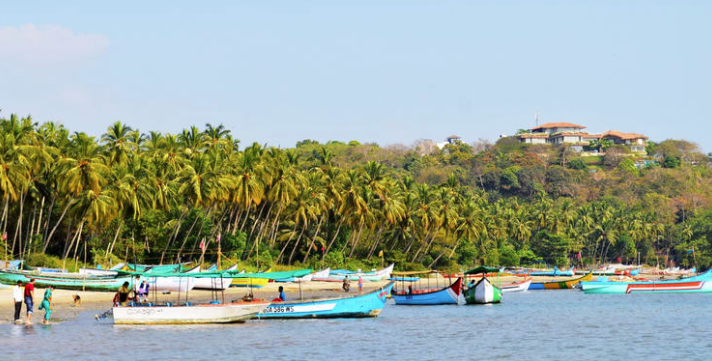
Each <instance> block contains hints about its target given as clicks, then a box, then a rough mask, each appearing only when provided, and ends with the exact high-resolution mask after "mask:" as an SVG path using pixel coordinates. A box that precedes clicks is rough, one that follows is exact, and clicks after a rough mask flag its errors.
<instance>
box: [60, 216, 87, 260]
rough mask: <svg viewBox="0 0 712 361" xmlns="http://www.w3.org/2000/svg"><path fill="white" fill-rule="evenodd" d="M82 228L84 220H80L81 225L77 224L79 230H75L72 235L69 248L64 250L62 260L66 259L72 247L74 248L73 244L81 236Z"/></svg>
mask: <svg viewBox="0 0 712 361" xmlns="http://www.w3.org/2000/svg"><path fill="white" fill-rule="evenodd" d="M83 228H84V220H82V222H81V223H79V228H77V232H76V233H75V234H74V237H72V241H71V242H69V246H68V247H67V248H66V249H65V250H64V255H63V256H62V258H64V259H66V258H67V256H69V252H71V251H72V246H74V242H75V241H76V240H77V238H79V237H80V236H81V234H82V229H83Z"/></svg>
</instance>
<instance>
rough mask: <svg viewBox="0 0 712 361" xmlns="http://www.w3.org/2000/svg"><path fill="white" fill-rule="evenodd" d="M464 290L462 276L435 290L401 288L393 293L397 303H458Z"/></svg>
mask: <svg viewBox="0 0 712 361" xmlns="http://www.w3.org/2000/svg"><path fill="white" fill-rule="evenodd" d="M461 292H462V277H459V278H458V279H457V280H456V281H455V282H454V283H453V284H451V285H450V286H447V287H445V288H441V289H434V290H432V289H431V290H412V289H411V288H410V287H409V288H408V289H407V290H405V289H404V290H400V291H399V292H394V293H392V294H391V297H392V298H393V300H395V301H396V305H456V304H458V302H459V300H460V294H461Z"/></svg>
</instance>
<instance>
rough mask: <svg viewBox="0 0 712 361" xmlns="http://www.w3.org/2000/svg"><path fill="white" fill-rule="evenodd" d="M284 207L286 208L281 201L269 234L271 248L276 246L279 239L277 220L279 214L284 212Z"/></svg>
mask: <svg viewBox="0 0 712 361" xmlns="http://www.w3.org/2000/svg"><path fill="white" fill-rule="evenodd" d="M282 209H284V206H283V205H282V204H281V203H280V205H279V209H278V210H277V215H276V216H274V221H273V222H272V227H271V228H270V234H269V248H270V249H271V248H272V247H274V242H275V241H276V240H277V230H278V224H277V221H279V216H280V215H281V214H282Z"/></svg>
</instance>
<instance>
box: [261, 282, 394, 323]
mask: <svg viewBox="0 0 712 361" xmlns="http://www.w3.org/2000/svg"><path fill="white" fill-rule="evenodd" d="M392 287H393V282H390V283H388V284H387V285H386V286H385V287H383V288H379V289H377V290H375V291H373V292H370V293H366V294H364V295H355V296H351V297H338V298H325V299H315V300H294V301H284V302H272V304H271V305H269V306H268V307H267V308H266V309H265V310H264V311H262V313H261V314H260V315H259V316H258V317H259V318H354V317H376V316H378V315H379V314H380V313H381V310H382V309H383V306H385V305H386V299H387V298H388V294H389V293H390V292H391V288H392Z"/></svg>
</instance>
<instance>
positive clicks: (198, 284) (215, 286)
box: [185, 265, 237, 291]
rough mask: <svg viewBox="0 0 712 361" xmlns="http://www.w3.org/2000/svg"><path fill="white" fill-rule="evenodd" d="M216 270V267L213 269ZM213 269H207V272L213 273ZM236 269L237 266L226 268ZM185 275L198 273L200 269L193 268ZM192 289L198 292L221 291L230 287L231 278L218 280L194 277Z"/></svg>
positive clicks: (217, 278)
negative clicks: (198, 290)
mask: <svg viewBox="0 0 712 361" xmlns="http://www.w3.org/2000/svg"><path fill="white" fill-rule="evenodd" d="M215 269H217V267H215ZM215 269H212V267H211V268H210V269H208V270H207V271H208V272H211V271H214V270H215ZM233 269H237V265H235V266H233V267H230V268H228V269H227V270H233ZM185 273H200V267H199V266H198V267H195V268H193V269H190V270H188V271H185ZM193 283H194V284H193V288H194V289H200V290H212V291H222V290H226V289H228V288H229V287H230V284H231V283H232V278H226V277H223V278H220V277H196V278H195V279H194V281H193Z"/></svg>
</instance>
